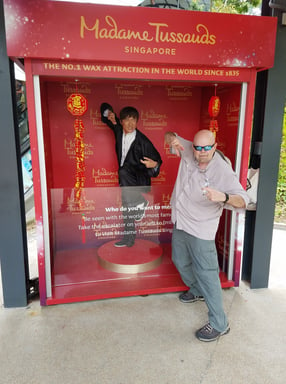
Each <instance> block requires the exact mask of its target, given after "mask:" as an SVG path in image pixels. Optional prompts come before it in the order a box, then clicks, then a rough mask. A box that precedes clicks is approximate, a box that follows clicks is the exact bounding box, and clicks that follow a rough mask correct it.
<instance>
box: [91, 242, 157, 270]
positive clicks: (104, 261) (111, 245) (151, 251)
mask: <svg viewBox="0 0 286 384" xmlns="http://www.w3.org/2000/svg"><path fill="white" fill-rule="evenodd" d="M117 241H118V240H116V241H110V242H108V243H106V244H104V245H102V246H101V247H100V248H99V249H98V251H97V253H98V262H99V264H100V265H101V266H102V267H103V268H105V269H108V270H109V271H113V272H117V273H141V272H147V271H150V270H152V269H154V268H156V267H158V266H159V265H160V264H161V262H162V254H163V250H162V247H160V245H158V244H156V243H154V242H153V241H148V240H143V239H138V240H136V241H135V244H134V245H133V247H122V248H117V247H115V243H116V242H117Z"/></svg>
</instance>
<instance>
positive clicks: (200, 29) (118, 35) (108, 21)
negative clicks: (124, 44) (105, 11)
mask: <svg viewBox="0 0 286 384" xmlns="http://www.w3.org/2000/svg"><path fill="white" fill-rule="evenodd" d="M147 25H149V27H148V29H146V30H143V31H136V30H132V29H126V28H120V26H119V25H118V23H117V22H116V20H115V19H114V18H113V17H111V16H105V18H104V21H103V22H102V21H100V20H99V19H96V20H95V22H94V24H93V25H90V23H89V24H88V23H87V22H86V20H85V17H84V16H81V18H80V37H81V38H82V39H84V38H85V33H86V31H88V32H93V33H94V38H95V39H96V40H99V39H106V40H129V41H131V40H137V41H142V42H156V43H174V44H206V45H215V43H216V36H215V35H214V34H211V33H210V32H209V30H208V28H207V26H205V25H204V24H197V25H196V26H195V27H194V31H191V32H188V33H182V32H174V31H171V30H169V25H168V24H166V23H160V22H158V23H151V22H150V23H147Z"/></svg>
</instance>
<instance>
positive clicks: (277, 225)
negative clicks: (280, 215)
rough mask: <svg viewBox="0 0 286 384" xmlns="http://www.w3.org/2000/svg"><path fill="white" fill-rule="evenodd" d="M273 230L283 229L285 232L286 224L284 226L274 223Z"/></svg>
mask: <svg viewBox="0 0 286 384" xmlns="http://www.w3.org/2000/svg"><path fill="white" fill-rule="evenodd" d="M273 228H274V229H284V230H286V224H284V223H274V225H273Z"/></svg>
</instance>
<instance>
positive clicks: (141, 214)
mask: <svg viewBox="0 0 286 384" xmlns="http://www.w3.org/2000/svg"><path fill="white" fill-rule="evenodd" d="M141 205H142V208H141ZM148 205H149V201H148V200H146V201H145V202H144V203H142V204H140V208H139V213H138V214H137V215H136V218H135V221H141V220H142V219H143V217H144V216H145V209H146V208H147V207H148Z"/></svg>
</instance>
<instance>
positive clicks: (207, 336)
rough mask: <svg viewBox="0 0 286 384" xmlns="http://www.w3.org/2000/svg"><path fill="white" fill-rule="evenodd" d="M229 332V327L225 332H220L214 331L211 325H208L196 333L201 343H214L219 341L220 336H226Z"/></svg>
mask: <svg viewBox="0 0 286 384" xmlns="http://www.w3.org/2000/svg"><path fill="white" fill-rule="evenodd" d="M229 331H230V327H229V325H227V327H226V330H225V331H223V332H219V331H217V330H216V329H214V328H213V327H212V326H211V325H210V323H207V324H206V325H204V326H203V327H202V328H201V329H199V330H198V331H197V332H196V337H197V338H198V339H199V340H201V341H214V340H217V339H218V338H219V337H220V336H223V335H226V334H227V333H228V332H229Z"/></svg>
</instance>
